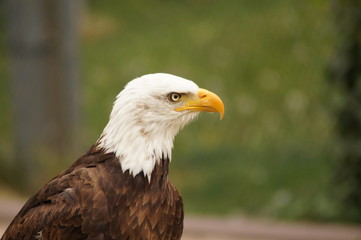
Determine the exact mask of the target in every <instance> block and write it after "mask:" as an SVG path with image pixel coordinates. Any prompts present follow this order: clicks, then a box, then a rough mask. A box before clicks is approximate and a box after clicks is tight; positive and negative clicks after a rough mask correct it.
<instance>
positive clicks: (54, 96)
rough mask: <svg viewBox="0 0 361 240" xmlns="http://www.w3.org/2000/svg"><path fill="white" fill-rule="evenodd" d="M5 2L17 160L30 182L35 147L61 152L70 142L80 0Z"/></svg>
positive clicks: (75, 104)
mask: <svg viewBox="0 0 361 240" xmlns="http://www.w3.org/2000/svg"><path fill="white" fill-rule="evenodd" d="M4 3H5V28H6V34H7V46H8V56H9V60H10V64H9V65H10V78H11V79H10V81H11V91H12V104H13V106H12V107H13V119H14V128H15V129H14V133H15V151H16V165H17V168H18V169H21V170H22V171H20V172H19V173H20V174H21V175H22V176H24V179H23V181H24V183H29V181H30V182H31V179H32V178H33V177H34V174H36V171H37V170H36V169H37V157H39V156H38V153H39V151H41V150H43V149H46V150H47V151H48V152H56V153H62V152H64V150H65V148H66V147H69V145H70V146H71V145H72V143H73V142H74V134H75V130H76V128H77V126H78V122H79V115H78V112H79V103H78V97H79V95H78V93H79V89H78V78H79V76H78V59H77V58H78V52H77V49H78V46H77V34H78V14H79V1H78V0H32V1H29V0H5V1H4ZM23 186H24V187H27V186H26V184H25V185H23Z"/></svg>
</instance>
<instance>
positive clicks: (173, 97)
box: [168, 92, 182, 102]
mask: <svg viewBox="0 0 361 240" xmlns="http://www.w3.org/2000/svg"><path fill="white" fill-rule="evenodd" d="M181 98H182V95H181V94H179V93H176V92H172V93H170V94H168V99H169V101H171V102H179V101H180V100H181Z"/></svg>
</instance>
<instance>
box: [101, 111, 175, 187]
mask: <svg viewBox="0 0 361 240" xmlns="http://www.w3.org/2000/svg"><path fill="white" fill-rule="evenodd" d="M143 110H144V109H143ZM137 111H138V112H137ZM139 113H140V110H139V107H138V108H137V109H136V110H134V111H133V112H131V114H130V113H129V112H127V113H125V112H122V111H121V110H119V111H116V112H114V109H113V111H112V114H111V117H110V121H109V123H108V124H107V126H106V127H105V129H104V131H103V133H102V135H101V137H100V139H99V140H98V146H99V147H101V148H103V149H105V151H106V152H114V153H115V155H116V156H117V157H118V159H119V161H120V165H121V167H122V171H123V172H125V171H127V170H128V171H129V173H130V174H132V175H133V176H136V175H137V174H138V173H141V172H143V173H144V175H145V176H147V177H148V180H149V181H150V179H151V177H152V171H153V169H154V167H155V165H156V164H157V163H159V162H160V161H161V160H162V159H167V160H168V161H170V160H171V154H172V148H173V140H174V137H175V135H176V134H177V133H178V131H179V130H180V128H181V127H182V126H181V125H179V126H176V125H172V126H169V125H167V124H165V123H163V122H161V121H155V120H152V118H149V117H148V118H144V117H143V116H142V117H141V115H140V114H139ZM137 116H138V117H137Z"/></svg>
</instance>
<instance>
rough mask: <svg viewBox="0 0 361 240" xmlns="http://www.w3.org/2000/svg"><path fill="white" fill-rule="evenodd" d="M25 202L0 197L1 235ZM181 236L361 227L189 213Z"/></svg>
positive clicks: (357, 239) (197, 238) (275, 237)
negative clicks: (191, 215) (205, 215)
mask: <svg viewBox="0 0 361 240" xmlns="http://www.w3.org/2000/svg"><path fill="white" fill-rule="evenodd" d="M23 204H24V201H19V200H13V199H5V198H0V236H2V234H3V232H4V231H5V229H6V227H7V225H8V224H9V223H10V221H11V219H12V218H13V217H14V216H15V215H16V213H17V212H18V211H19V210H20V208H21V206H22V205H23ZM182 240H361V227H356V226H344V225H336V224H306V223H279V222H271V221H255V220H249V219H242V218H224V219H222V218H199V217H186V220H185V226H184V234H183V238H182Z"/></svg>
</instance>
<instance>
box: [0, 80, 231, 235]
mask: <svg viewBox="0 0 361 240" xmlns="http://www.w3.org/2000/svg"><path fill="white" fill-rule="evenodd" d="M200 111H207V112H219V113H220V115H221V117H222V116H223V113H224V106H223V103H222V101H221V99H220V98H219V97H218V96H217V95H216V94H214V93H212V92H210V91H207V90H205V89H201V88H199V87H198V86H197V85H196V84H195V83H194V82H192V81H190V80H186V79H184V78H180V77H177V76H174V75H170V74H164V73H157V74H148V75H144V76H142V77H139V78H136V79H134V80H132V81H130V82H129V83H128V84H127V85H126V86H125V88H124V89H123V90H122V91H121V92H120V93H119V95H118V96H117V98H116V101H115V102H114V105H113V109H112V112H111V115H110V120H109V122H108V124H107V125H106V127H105V129H104V131H103V133H102V134H101V136H100V138H99V139H98V140H97V141H96V143H95V144H94V145H93V146H92V147H91V148H90V150H88V152H86V153H85V154H84V155H83V156H82V157H80V158H79V159H78V160H77V161H76V162H75V163H74V164H72V165H71V166H70V167H69V168H68V169H67V170H65V171H63V172H62V173H60V174H59V175H58V176H56V177H55V178H53V179H52V180H50V182H48V183H47V184H46V185H45V186H44V187H43V188H42V189H40V191H38V192H37V193H36V194H35V195H34V196H33V197H31V198H30V199H29V200H28V201H27V202H26V204H25V205H24V206H23V208H22V209H21V210H20V212H19V213H18V214H17V216H16V217H15V218H14V219H13V221H12V222H11V224H10V225H9V227H8V228H7V230H6V232H5V233H4V235H3V236H2V238H1V239H2V240H20V239H22V240H27V239H29V240H30V239H31V240H34V239H39V240H60V239H61V240H68V239H69V240H77V239H87V240H108V239H109V240H110V239H117V240H123V239H124V240H125V239H127V240H146V239H159V240H161V239H162V240H167V239H180V238H181V235H182V231H183V202H182V198H181V196H180V195H179V193H178V191H177V190H176V188H175V187H174V186H173V185H172V184H171V183H170V182H169V180H168V165H169V162H170V161H171V150H172V148H173V139H174V137H175V136H176V134H177V133H178V131H179V130H180V129H181V128H183V127H184V126H185V125H186V124H187V123H189V122H190V121H192V120H193V119H194V118H195V117H196V116H197V115H198V113H199V112H200Z"/></svg>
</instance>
